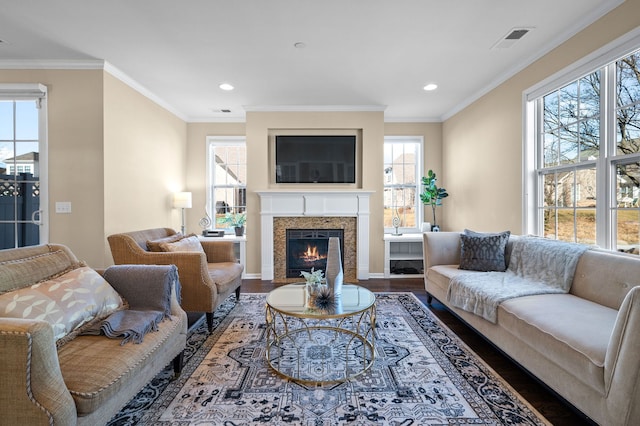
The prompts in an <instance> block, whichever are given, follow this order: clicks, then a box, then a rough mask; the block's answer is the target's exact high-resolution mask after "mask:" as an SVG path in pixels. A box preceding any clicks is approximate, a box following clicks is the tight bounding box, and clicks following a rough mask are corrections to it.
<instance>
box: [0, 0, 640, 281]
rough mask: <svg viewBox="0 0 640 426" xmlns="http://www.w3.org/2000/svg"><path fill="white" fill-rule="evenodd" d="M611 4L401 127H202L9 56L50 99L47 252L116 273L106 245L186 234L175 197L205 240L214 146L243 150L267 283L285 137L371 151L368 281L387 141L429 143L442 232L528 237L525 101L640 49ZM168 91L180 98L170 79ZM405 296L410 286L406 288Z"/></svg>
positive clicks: (96, 83) (381, 109)
mask: <svg viewBox="0 0 640 426" xmlns="http://www.w3.org/2000/svg"><path fill="white" fill-rule="evenodd" d="M613 3H615V5H613ZM613 3H609V4H608V6H610V10H607V11H606V12H603V13H602V14H601V16H599V17H598V18H597V19H595V20H594V21H593V22H591V23H590V24H589V25H586V26H585V27H584V28H581V29H580V30H579V31H577V32H575V33H571V34H564V36H565V37H564V38H563V41H562V43H560V44H558V45H557V46H555V47H554V48H553V49H551V50H549V51H545V52H543V53H540V52H530V55H529V56H530V58H531V61H530V62H527V63H526V64H523V65H522V66H516V67H514V68H512V69H509V70H505V74H504V75H496V78H495V79H494V80H492V81H491V82H490V84H488V85H487V86H486V87H485V88H484V89H483V90H481V91H480V92H475V93H474V96H471V97H469V98H468V99H466V102H464V103H462V104H459V105H457V106H456V108H454V109H451V110H449V111H447V112H446V113H445V114H443V115H441V116H438V117H427V118H420V117H415V118H414V119H409V118H407V119H401V120H395V119H391V118H389V117H388V114H387V111H386V109H385V106H384V105H378V104H373V105H332V106H327V105H320V104H315V103H314V104H309V105H294V106H281V105H277V106H272V107H270V108H269V107H261V108H255V107H254V108H252V107H250V106H247V108H246V110H245V113H244V115H243V118H242V119H233V120H231V119H229V120H225V119H224V118H220V117H216V118H215V119H209V120H207V119H194V118H192V117H188V116H186V115H185V114H183V113H182V112H181V111H180V110H179V109H177V108H175V106H174V105H171V104H169V103H166V102H165V101H164V100H163V99H161V98H159V97H158V96H156V94H154V93H153V92H152V91H150V90H148V89H146V88H145V87H144V86H143V85H141V84H140V83H139V82H138V81H136V80H134V79H133V78H132V77H130V76H129V75H126V74H124V73H122V72H121V71H120V70H119V69H118V68H116V67H115V66H114V65H112V64H111V63H109V62H108V61H105V60H103V59H95V60H82V61H73V60H69V61H56V60H53V59H51V60H48V61H47V60H29V59H21V60H18V59H16V58H12V57H6V56H4V55H3V51H2V46H1V45H0V85H2V84H42V85H45V86H46V88H47V110H48V117H47V124H46V128H47V133H48V135H47V141H48V152H47V158H48V164H47V169H48V188H47V191H48V194H47V199H46V202H47V206H48V209H49V211H50V213H49V214H48V225H47V226H48V241H49V242H53V243H58V244H64V245H66V246H68V247H69V248H70V249H71V250H72V251H73V253H75V254H76V255H77V256H78V257H79V258H80V260H82V261H84V262H86V263H87V264H88V265H90V266H91V267H93V268H106V267H108V266H110V265H112V264H113V258H112V254H111V250H110V247H109V244H108V242H107V236H109V235H112V234H116V233H120V232H128V231H133V230H141V229H148V228H161V227H170V228H173V229H176V230H178V229H180V226H181V220H182V214H183V211H181V210H180V209H176V208H174V207H173V205H172V195H173V194H174V193H175V192H179V191H189V192H191V193H192V197H193V200H192V207H191V208H189V209H185V210H184V214H185V217H186V230H187V232H188V233H191V232H193V233H196V234H198V233H200V231H201V230H202V227H201V226H200V221H201V219H202V218H203V216H205V214H206V212H207V190H208V188H207V164H206V155H207V154H206V140H207V137H211V136H216V137H243V138H245V140H246V147H247V170H248V172H247V183H246V189H247V191H246V193H247V199H246V206H247V210H246V212H247V225H246V226H247V231H246V238H247V239H246V263H245V265H244V268H245V270H244V271H245V274H246V278H248V279H250V280H251V279H252V280H254V281H256V282H258V283H259V282H260V279H264V277H263V267H264V259H265V256H264V252H265V250H264V247H265V246H264V245H263V241H264V240H263V239H261V233H262V231H263V229H262V225H261V224H262V220H263V219H262V217H263V215H262V214H261V202H262V201H261V198H260V193H265V192H266V193H268V192H272V191H274V190H280V187H277V186H274V185H273V183H272V173H273V164H272V162H271V160H270V159H271V158H272V153H271V152H270V150H271V149H272V145H271V144H270V135H271V134H272V133H273V131H274V129H287V130H294V131H297V130H300V131H309V130H311V131H313V132H318V133H323V132H327V131H333V130H335V129H348V130H349V131H356V132H359V134H360V135H361V138H362V141H361V143H362V152H361V157H360V160H359V161H360V164H361V178H360V179H361V180H360V183H359V185H357V188H355V189H354V188H349V190H355V191H362V192H366V193H368V194H369V195H368V196H369V197H370V198H369V206H370V212H369V216H368V226H369V229H368V242H369V244H368V245H367V249H368V254H367V260H366V264H367V268H366V273H367V274H368V277H369V278H382V277H383V276H384V271H385V267H386V261H385V244H384V235H385V225H384V214H383V209H384V207H383V206H384V197H383V181H384V174H383V173H384V172H383V167H381V165H382V164H383V162H384V161H383V146H384V143H385V137H391V136H415V137H419V138H422V140H423V143H424V145H423V153H424V155H423V159H422V160H423V169H424V172H425V173H426V171H427V170H429V169H432V170H434V171H436V172H437V174H438V181H439V183H440V184H441V185H442V186H444V187H446V188H447V190H448V192H449V194H450V196H449V197H448V198H447V199H446V200H445V201H444V202H443V205H442V206H440V207H438V224H439V225H440V226H441V228H442V230H443V231H462V230H463V229H465V228H468V229H473V230H478V231H486V232H500V231H504V230H510V231H511V233H512V234H513V235H524V234H527V233H530V232H531V230H532V229H533V228H532V226H531V216H530V212H528V211H527V209H528V208H529V207H530V206H531V205H532V204H531V202H530V201H531V197H532V194H531V193H529V192H528V189H527V188H528V187H527V186H526V182H525V181H526V176H524V174H525V172H524V170H525V169H526V167H527V165H526V161H527V155H528V153H527V152H526V151H527V148H526V145H525V144H524V142H523V141H524V140H525V139H526V138H527V137H528V136H530V135H527V134H526V132H527V130H530V129H528V128H527V124H528V122H527V120H528V118H529V117H528V116H527V113H526V105H525V104H526V99H525V98H526V94H529V93H534V94H539V93H538V92H537V90H538V88H539V87H541V85H544V83H545V82H547V81H549V80H553V79H554V78H556V77H557V76H558V75H562V74H563V73H566V72H567V71H566V70H567V69H569V70H571V72H575V70H576V69H580V66H581V64H583V63H585V62H587V60H593V58H594V56H595V57H597V56H598V55H604V54H606V52H607V51H608V50H610V49H615V48H619V46H620V45H621V44H624V43H627V44H628V43H635V46H636V49H637V48H640V35H639V34H640V32H639V28H640V18H639V17H640V1H638V0H627V1H623V2H613ZM0 22H2V21H0ZM0 31H2V26H1V25H0ZM3 37H6V36H4V35H3V34H2V33H1V32H0V39H2V38H3ZM612 46H613V47H612ZM149 55H151V53H149ZM152 59H153V58H151V57H149V58H144V60H152ZM470 69H471V68H470ZM586 71H590V70H586ZM165 83H166V85H171V81H170V79H168V81H166V82H165ZM216 85H217V83H216ZM221 96H224V95H221ZM425 99H428V97H425ZM328 188H329V189H332V188H331V187H328ZM318 189H320V190H326V189H327V187H326V186H324V187H319V186H317V185H314V184H306V185H304V184H303V185H300V187H299V189H298V188H296V191H314V190H318ZM287 190H290V187H289V188H287V189H286V190H285V192H286V191H287ZM332 190H333V189H332ZM338 192H339V191H338ZM61 201H64V202H69V203H71V204H72V206H73V210H72V212H71V214H60V213H55V205H56V203H57V202H61ZM423 213H424V220H425V221H427V220H429V219H430V215H431V209H430V208H428V207H425V209H424V212H423ZM418 231H419V229H418V228H416V233H417V232H418ZM387 232H388V229H387ZM363 263H364V262H363ZM363 282H365V283H366V281H363ZM390 282H391V285H396V284H395V283H394V280H390ZM395 282H397V283H398V284H397V286H401V285H402V284H401V283H402V280H397V281H395ZM256 285H259V284H256Z"/></svg>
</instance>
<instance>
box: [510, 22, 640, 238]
mask: <svg viewBox="0 0 640 426" xmlns="http://www.w3.org/2000/svg"><path fill="white" fill-rule="evenodd" d="M639 46H640V27H637V28H636V29H634V30H632V31H630V32H628V33H627V34H625V35H623V36H621V37H619V38H617V39H616V40H614V41H612V42H610V43H608V44H606V45H605V46H603V47H601V48H600V49H598V50H596V51H594V52H593V53H591V54H589V55H587V56H585V57H584V58H582V59H581V60H579V61H577V62H575V63H573V64H571V65H569V66H567V67H565V68H564V69H562V70H560V71H558V72H557V73H555V74H553V75H551V76H549V77H548V78H546V79H544V80H542V81H541V82H539V83H538V84H536V85H534V86H532V87H530V88H528V89H526V90H525V91H524V92H523V94H522V114H523V117H522V123H523V126H522V170H523V174H522V193H523V197H522V203H523V205H522V229H523V234H534V235H542V229H540V226H541V225H540V223H541V221H540V216H539V213H540V211H539V209H537V208H536V207H537V205H538V200H536V196H537V195H538V178H537V175H536V172H535V170H536V166H537V162H538V159H539V155H540V153H539V152H537V151H536V147H537V146H538V141H537V135H536V127H537V126H536V124H538V125H540V121H541V120H542V117H541V116H540V113H539V111H537V109H536V105H535V101H536V100H537V99H538V98H540V97H542V96H544V95H546V94H547V93H550V92H553V91H555V90H557V89H559V88H560V87H563V86H565V85H567V84H569V83H571V82H572V81H575V80H577V79H579V78H581V77H583V76H585V75H587V74H590V73H592V72H593V71H595V70H597V69H600V68H604V67H605V66H606V65H607V64H610V63H611V62H615V61H617V60H618V59H621V58H623V57H625V56H627V55H629V54H631V53H633V52H634V51H636V50H638V47H639ZM608 69H609V68H607V70H608ZM612 79H615V75H614V73H612V72H608V71H605V72H604V75H603V76H602V78H601V81H602V82H603V83H602V87H603V91H602V92H601V99H605V98H606V100H607V103H608V104H609V105H612V104H615V93H608V91H607V90H606V87H609V84H607V83H609V82H610V81H611V80H612ZM605 81H606V82H607V83H605ZM612 102H613V103H612ZM603 104H604V103H601V105H603ZM600 117H601V127H600V132H601V133H600V135H601V141H602V142H603V143H602V144H601V155H600V156H599V158H598V160H597V166H596V167H597V170H605V171H606V170H610V175H609V176H607V177H606V178H605V179H598V180H597V193H598V194H604V195H603V196H602V199H603V202H601V203H597V206H596V229H597V230H598V232H596V244H597V245H598V246H600V247H603V248H607V249H610V248H613V247H614V246H615V244H614V243H615V241H613V240H614V238H615V232H614V230H613V229H612V227H613V223H612V221H611V220H610V218H611V214H612V206H613V203H615V200H613V199H612V197H611V194H612V193H615V188H614V185H615V176H611V174H613V173H614V172H613V171H612V170H614V168H613V167H610V166H611V163H613V162H615V161H616V158H615V157H613V156H608V155H602V152H603V151H602V150H608V149H609V147H608V141H610V140H615V135H614V134H613V135H612V133H615V131H616V130H615V126H608V119H607V118H606V117H605V113H604V111H602V110H601V111H600ZM605 153H606V151H605ZM605 162H609V163H610V164H604V163H605ZM601 231H604V232H601Z"/></svg>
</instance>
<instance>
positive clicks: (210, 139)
mask: <svg viewBox="0 0 640 426" xmlns="http://www.w3.org/2000/svg"><path fill="white" fill-rule="evenodd" d="M216 145H217V146H233V145H238V146H244V148H245V153H246V149H247V138H246V137H245V136H207V138H206V152H205V158H206V162H207V174H206V176H207V182H206V190H207V197H206V203H207V204H206V208H205V210H206V213H207V215H208V216H209V218H210V220H211V224H210V226H209V227H207V228H206V229H224V231H225V234H234V230H233V228H232V227H230V226H229V227H226V228H216V224H215V220H216V207H215V203H216V200H215V196H214V194H215V188H244V190H245V193H246V189H247V184H246V182H245V183H244V185H216V184H215V182H214V181H213V180H214V178H215V176H214V173H213V170H214V168H213V165H212V161H214V160H213V158H212V157H211V156H210V155H211V153H212V149H213V147H214V146H216ZM245 158H246V157H245ZM245 161H246V160H245ZM246 166H247V164H246V162H245V167H246ZM245 202H246V200H245ZM246 208H247V207H246V205H245V206H244V209H245V212H246Z"/></svg>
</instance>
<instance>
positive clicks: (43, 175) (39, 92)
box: [0, 83, 49, 244]
mask: <svg viewBox="0 0 640 426" xmlns="http://www.w3.org/2000/svg"><path fill="white" fill-rule="evenodd" d="M47 95H48V92H47V86H45V85H44V84H40V83H0V100H37V101H38V108H39V109H40V113H39V114H38V140H39V161H40V210H39V211H38V212H39V216H40V217H38V218H35V217H34V223H37V224H38V225H39V226H40V236H39V238H40V244H47V243H49V143H48V135H49V133H48V125H47V123H48V119H47V117H48V107H47Z"/></svg>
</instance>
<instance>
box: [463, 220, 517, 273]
mask: <svg viewBox="0 0 640 426" xmlns="http://www.w3.org/2000/svg"><path fill="white" fill-rule="evenodd" d="M509 235H511V232H510V231H505V232H500V233H494V234H483V233H479V232H474V231H469V230H467V229H465V232H464V233H463V234H461V235H460V245H461V251H460V265H459V268H460V269H466V270H471V271H499V272H504V271H505V270H506V269H507V262H506V260H505V252H506V248H507V242H508V241H509Z"/></svg>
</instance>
